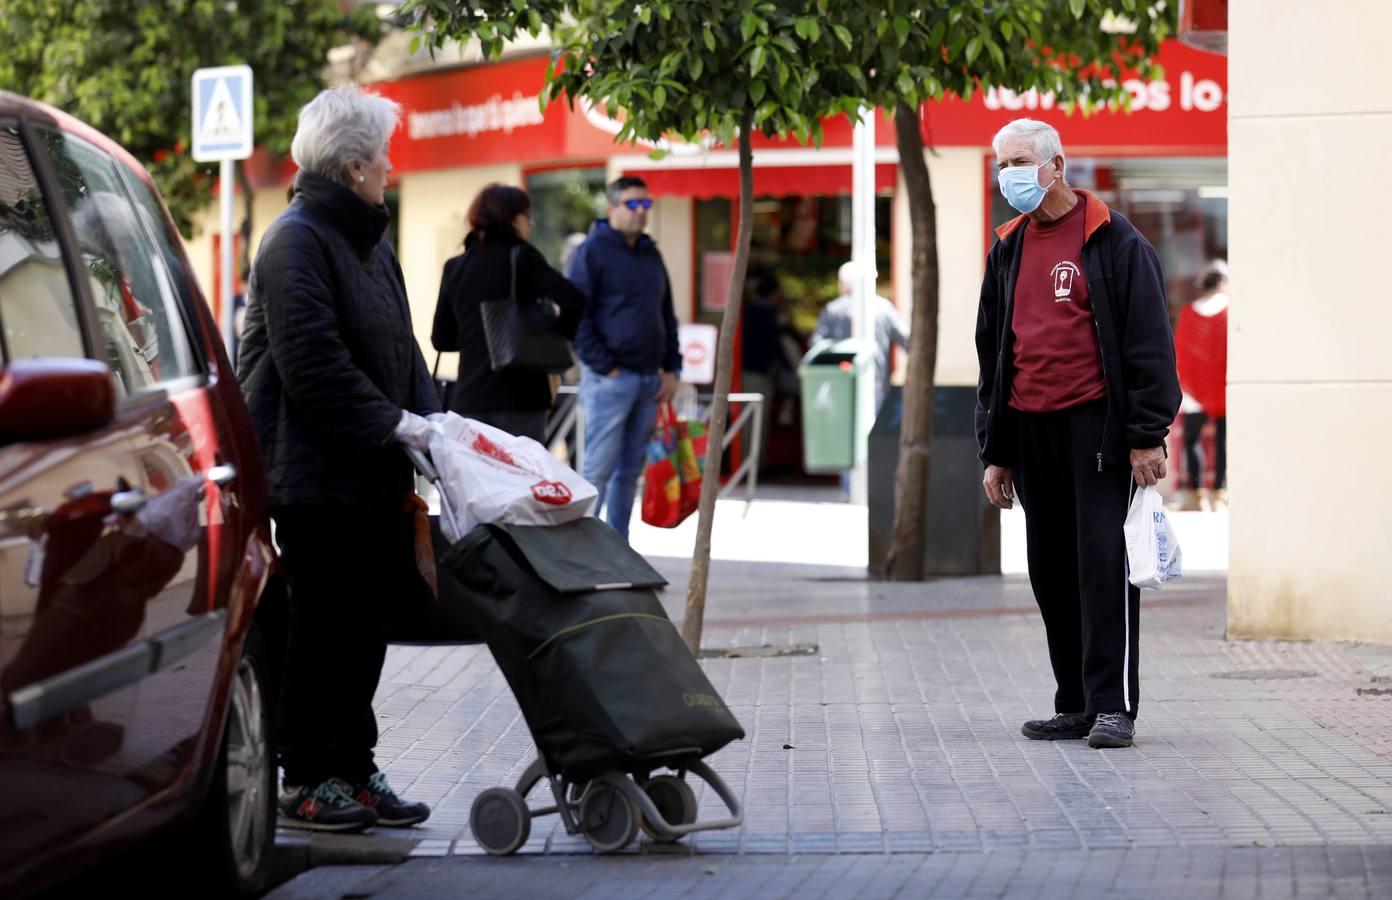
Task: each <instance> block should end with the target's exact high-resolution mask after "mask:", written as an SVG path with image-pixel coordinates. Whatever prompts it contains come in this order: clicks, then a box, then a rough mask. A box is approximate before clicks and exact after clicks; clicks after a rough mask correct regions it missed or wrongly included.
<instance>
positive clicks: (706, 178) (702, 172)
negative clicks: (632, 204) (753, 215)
mask: <svg viewBox="0 0 1392 900" xmlns="http://www.w3.org/2000/svg"><path fill="white" fill-rule="evenodd" d="M898 168H899V167H898V166H896V165H895V164H894V163H878V164H877V165H876V166H875V191H876V193H880V192H885V191H893V190H894V182H895V179H896V178H897V177H898ZM624 174H625V175H636V176H638V177H639V178H641V179H643V180H644V181H646V182H647V183H648V193H650V194H652V195H653V196H654V197H738V196H739V169H631V170H629V171H626V172H624ZM850 192H851V167H850V164H846V165H839V166H765V167H763V168H760V167H758V166H755V167H754V195H755V196H756V197H788V196H813V195H816V194H823V195H836V194H849V193H850Z"/></svg>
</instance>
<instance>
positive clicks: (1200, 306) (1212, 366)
mask: <svg viewBox="0 0 1392 900" xmlns="http://www.w3.org/2000/svg"><path fill="white" fill-rule="evenodd" d="M1198 288H1199V291H1200V294H1199V296H1198V297H1196V298H1195V299H1194V301H1193V302H1192V303H1190V304H1189V305H1188V306H1186V307H1185V308H1184V310H1183V311H1182V312H1181V313H1180V314H1179V324H1178V325H1177V326H1176V327H1175V356H1176V362H1177V363H1178V366H1179V384H1180V387H1182V388H1183V389H1184V400H1183V402H1182V403H1181V405H1180V408H1179V409H1180V413H1181V414H1183V416H1184V472H1185V476H1186V480H1187V484H1186V488H1187V490H1186V491H1184V493H1183V494H1182V495H1181V497H1180V498H1178V501H1179V502H1178V505H1179V507H1180V508H1181V509H1212V508H1213V507H1214V506H1221V505H1226V503H1227V497H1228V491H1227V468H1228V466H1227V462H1228V459H1227V458H1228V453H1227V433H1228V428H1227V425H1228V420H1227V412H1228V404H1227V392H1228V265H1227V263H1226V262H1224V261H1223V260H1221V259H1216V260H1214V261H1212V262H1210V263H1209V264H1208V265H1206V266H1204V269H1203V271H1202V272H1201V273H1200V274H1199V278H1198ZM1210 419H1212V420H1213V457H1214V458H1213V489H1212V491H1210V490H1209V489H1208V488H1205V487H1204V481H1203V469H1204V461H1205V460H1204V452H1203V445H1202V443H1201V442H1200V440H1199V438H1200V436H1201V435H1202V434H1203V428H1204V425H1205V424H1206V423H1207V422H1208V421H1209V420H1210Z"/></svg>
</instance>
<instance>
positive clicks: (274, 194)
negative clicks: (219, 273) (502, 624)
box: [184, 186, 289, 303]
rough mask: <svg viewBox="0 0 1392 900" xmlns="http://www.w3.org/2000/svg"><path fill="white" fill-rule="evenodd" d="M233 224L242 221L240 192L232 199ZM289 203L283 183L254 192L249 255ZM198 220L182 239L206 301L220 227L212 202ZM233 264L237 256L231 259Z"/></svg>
mask: <svg viewBox="0 0 1392 900" xmlns="http://www.w3.org/2000/svg"><path fill="white" fill-rule="evenodd" d="M232 203H233V206H232V227H233V228H234V229H235V228H239V227H241V224H242V210H243V209H244V208H245V207H244V206H243V205H242V196H241V194H238V195H237V196H236V198H235V199H234V200H233V201H232ZM288 205H289V203H288V201H286V199H285V187H284V186H281V187H275V188H266V189H264V190H260V191H257V192H256V195H255V198H254V199H253V200H252V208H251V255H250V258H251V259H252V260H255V259H256V248H257V247H259V246H260V245H261V237H262V236H263V235H264V234H265V233H266V229H267V228H269V227H270V225H271V222H273V221H275V217H276V216H278V215H280V214H281V213H282V212H284V211H285V207H286V206H288ZM195 221H196V222H197V223H198V229H197V232H196V233H195V234H194V236H193V239H192V240H187V241H185V242H184V249H185V250H186V251H187V252H188V258H189V264H190V265H191V266H192V267H193V273H194V275H195V276H197V278H198V286H199V287H201V288H202V289H203V296H204V297H206V298H208V302H209V303H211V302H212V301H213V272H214V268H213V236H214V235H216V234H218V233H219V232H220V231H221V230H222V223H221V222H220V221H219V220H218V205H217V203H213V205H212V206H210V207H209V208H208V209H206V210H204V211H203V213H202V214H201V215H200V216H197V217H195ZM233 265H234V266H235V265H236V260H233Z"/></svg>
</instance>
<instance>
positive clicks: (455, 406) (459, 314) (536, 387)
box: [430, 184, 585, 441]
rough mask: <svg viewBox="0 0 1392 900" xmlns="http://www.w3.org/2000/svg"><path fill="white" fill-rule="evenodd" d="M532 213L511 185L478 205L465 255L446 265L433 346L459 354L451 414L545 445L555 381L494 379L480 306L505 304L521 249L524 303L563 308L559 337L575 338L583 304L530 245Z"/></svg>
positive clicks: (498, 187)
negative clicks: (539, 302)
mask: <svg viewBox="0 0 1392 900" xmlns="http://www.w3.org/2000/svg"><path fill="white" fill-rule="evenodd" d="M531 209H532V200H531V198H530V197H528V196H527V192H526V191H524V190H522V189H521V188H516V187H511V186H509V185H503V184H490V185H489V186H488V187H486V188H484V189H483V190H482V191H480V192H479V195H478V196H477V197H475V198H474V202H473V203H472V204H471V205H470V206H469V228H470V231H469V235H468V237H466V238H465V239H464V252H463V253H462V254H460V255H459V256H456V257H454V258H453V259H451V260H450V261H449V262H447V263H445V274H444V278H443V279H442V280H441V283H440V300H439V303H438V305H437V306H436V307H435V326H434V328H432V329H431V332H430V342H431V343H432V344H434V345H435V349H436V350H440V351H454V350H457V351H459V380H458V382H457V383H456V384H455V387H454V389H453V391H452V392H451V394H450V403H449V406H450V410H451V411H453V412H457V413H459V414H460V415H461V416H465V417H467V418H470V419H477V420H479V421H480V422H485V423H487V424H489V425H492V426H494V427H496V428H501V429H502V430H504V431H506V432H508V433H510V434H516V435H522V436H524V437H529V438H532V439H534V440H537V441H542V440H544V438H545V432H546V413H547V411H548V410H550V408H551V402H552V399H553V398H552V396H551V385H550V380H549V378H548V376H547V375H546V373H545V372H494V371H493V369H492V367H491V366H490V364H489V359H488V344H487V342H486V340H485V338H484V334H483V317H482V315H481V314H480V312H479V304H481V303H484V302H486V301H489V300H505V299H507V297H508V291H509V285H510V284H511V282H512V278H513V268H512V256H513V249H514V248H516V249H517V269H516V284H517V300H518V302H520V303H527V302H531V301H534V300H535V299H536V298H538V297H543V298H546V299H548V300H550V301H552V302H553V303H555V304H556V305H557V306H558V307H559V308H560V330H561V332H562V333H563V334H564V335H565V336H566V338H568V339H570V338H574V337H575V329H576V327H577V326H578V325H579V323H580V313H581V312H582V311H583V309H584V305H585V297H584V295H583V294H581V293H580V291H579V290H578V289H576V287H575V285H573V284H571V283H570V282H569V281H567V280H566V278H565V276H564V275H562V274H561V273H560V272H557V271H556V270H555V269H553V268H551V266H550V265H549V264H547V262H546V258H545V257H544V256H542V255H541V251H539V250H537V248H535V247H533V246H532V245H531V244H529V243H527V238H528V236H529V235H530V234H531V231H532V215H531Z"/></svg>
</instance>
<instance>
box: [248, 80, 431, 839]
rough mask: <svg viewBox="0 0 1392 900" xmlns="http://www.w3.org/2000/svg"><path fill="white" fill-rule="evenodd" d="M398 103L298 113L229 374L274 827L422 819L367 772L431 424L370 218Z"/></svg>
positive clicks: (395, 272) (340, 91) (330, 103)
mask: <svg viewBox="0 0 1392 900" xmlns="http://www.w3.org/2000/svg"><path fill="white" fill-rule="evenodd" d="M399 115H400V108H399V107H398V106H397V104H395V103H393V102H392V101H390V100H387V99H386V98H384V97H380V96H377V95H376V94H371V93H368V92H366V91H363V90H362V89H360V88H358V87H356V86H351V85H349V86H344V87H338V88H333V89H331V90H326V91H323V92H322V93H320V94H319V96H317V97H315V98H314V99H313V100H311V101H310V102H309V103H308V104H306V105H305V107H304V108H303V109H302V110H300V118H299V127H298V129H297V131H296V133H295V138H294V141H293V143H292V144H291V145H290V153H291V155H292V156H293V157H294V159H295V163H296V164H297V165H298V166H299V167H300V172H299V174H298V175H296V176H295V183H294V187H293V199H292V201H291V203H290V207H289V209H287V210H286V211H285V212H283V213H281V215H280V216H279V217H278V218H277V219H276V220H275V221H274V222H272V223H271V227H270V228H269V229H268V230H267V231H266V236H265V237H264V238H263V239H262V241H261V247H260V250H259V251H258V253H257V254H256V261H255V263H254V265H253V267H252V273H251V284H250V287H249V295H250V300H249V302H248V306H247V316H246V330H245V333H244V334H243V336H242V345H241V354H240V358H239V359H238V367H237V376H238V380H239V381H240V383H241V388H242V391H243V393H244V394H245V395H246V400H247V407H248V408H249V410H250V412H251V419H252V423H253V425H254V427H255V430H256V438H257V443H258V444H259V445H260V447H261V454H262V456H263V458H264V459H265V463H266V473H267V479H268V482H269V485H268V486H269V490H270V502H271V517H272V518H273V519H274V521H275V524H276V541H277V543H278V544H279V547H280V558H281V561H282V563H283V564H284V567H285V574H286V578H287V583H288V586H289V594H290V633H289V638H288V646H287V647H286V656H285V659H286V665H285V675H284V679H285V680H284V685H283V690H282V693H281V698H280V699H281V703H280V706H281V717H280V728H279V732H280V742H279V743H280V748H279V749H280V763H281V766H282V767H283V769H284V777H285V788H284V792H283V793H282V794H281V797H280V804H279V805H280V822H281V824H282V825H286V826H290V827H294V828H308V829H314V830H320V831H361V830H363V829H365V828H368V827H371V826H372V825H393V826H406V825H413V824H415V823H417V822H421V821H424V820H425V819H426V817H427V816H429V815H430V809H429V807H427V806H426V805H425V804H424V803H409V802H407V801H405V800H403V799H402V798H401V797H399V796H397V794H396V793H395V792H394V791H393V790H392V788H391V786H390V785H389V784H388V783H387V780H386V777H385V776H384V775H383V774H382V773H381V772H380V771H378V769H377V766H376V765H375V764H374V762H373V753H372V751H373V747H374V746H376V743H377V717H376V715H375V714H374V713H373V710H372V697H373V694H374V693H376V690H377V682H378V680H379V679H380V678H381V674H382V663H383V661H384V659H385V658H386V651H387V642H386V633H387V631H386V630H387V623H388V621H389V614H390V611H391V609H392V607H393V605H394V604H396V603H397V602H398V600H399V598H400V597H401V595H402V593H403V592H404V591H411V590H427V588H426V586H425V584H424V582H423V581H422V579H421V578H420V576H419V574H418V573H417V570H416V564H415V552H414V550H415V546H414V535H415V532H414V527H413V526H414V516H413V513H414V507H413V506H409V505H408V503H409V502H410V501H411V500H412V499H413V497H412V494H413V492H414V477H413V475H414V472H413V470H412V467H411V463H410V461H409V460H408V459H407V458H406V455H405V454H404V453H403V452H402V451H401V448H400V447H398V446H397V443H398V442H404V443H407V444H411V445H413V446H416V447H419V448H421V449H424V447H425V438H426V436H427V435H428V433H429V431H430V424H429V423H428V422H427V421H426V420H425V419H423V418H422V417H421V415H420V414H430V413H437V412H439V404H438V402H437V401H436V398H435V389H434V385H433V384H432V382H431V380H430V372H429V371H428V370H427V369H426V367H425V360H424V358H423V357H422V356H421V352H420V348H419V347H418V346H417V345H416V340H415V337H414V336H413V334H412V330H411V314H410V310H409V307H408V306H407V303H406V286H405V284H404V282H403V280H402V277H401V267H400V266H399V265H398V264H397V261H396V256H395V255H394V254H393V253H392V250H391V245H390V244H389V243H388V242H387V241H386V240H384V239H383V233H384V232H385V230H386V227H387V223H388V221H389V219H390V216H389V214H388V212H387V209H386V207H385V206H384V205H383V197H384V193H385V191H386V187H387V175H388V173H389V172H391V162H390V160H389V159H388V158H387V143H388V141H389V140H390V139H391V135H392V131H393V130H395V128H396V125H397V120H398V117H399Z"/></svg>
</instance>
